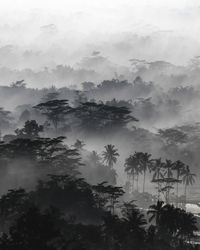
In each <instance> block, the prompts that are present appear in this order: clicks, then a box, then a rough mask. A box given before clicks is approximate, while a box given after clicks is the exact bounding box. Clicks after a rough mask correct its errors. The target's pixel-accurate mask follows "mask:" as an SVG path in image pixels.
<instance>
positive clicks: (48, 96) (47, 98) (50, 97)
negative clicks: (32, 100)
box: [42, 92, 60, 102]
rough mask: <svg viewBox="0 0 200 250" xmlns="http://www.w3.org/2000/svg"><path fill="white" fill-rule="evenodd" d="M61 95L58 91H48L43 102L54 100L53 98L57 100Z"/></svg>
mask: <svg viewBox="0 0 200 250" xmlns="http://www.w3.org/2000/svg"><path fill="white" fill-rule="evenodd" d="M59 95H60V93H58V92H50V93H47V94H46V95H44V96H43V98H42V101H43V102H49V101H52V100H57V99H58V97H59Z"/></svg>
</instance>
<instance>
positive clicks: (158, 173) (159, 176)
mask: <svg viewBox="0 0 200 250" xmlns="http://www.w3.org/2000/svg"><path fill="white" fill-rule="evenodd" d="M163 168H164V163H163V162H162V160H161V158H160V159H155V160H154V161H153V164H152V166H151V170H152V171H153V172H154V173H153V178H152V182H154V183H157V184H158V185H157V190H158V200H159V199H160V192H161V188H162V183H163V178H164V175H163V173H162V170H163Z"/></svg>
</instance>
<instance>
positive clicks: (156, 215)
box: [147, 200, 164, 227]
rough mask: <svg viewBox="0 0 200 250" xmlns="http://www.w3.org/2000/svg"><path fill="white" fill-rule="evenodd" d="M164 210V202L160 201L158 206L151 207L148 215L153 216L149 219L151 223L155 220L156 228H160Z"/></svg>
mask: <svg viewBox="0 0 200 250" xmlns="http://www.w3.org/2000/svg"><path fill="white" fill-rule="evenodd" d="M163 208H164V202H163V201H160V200H158V201H157V204H156V205H151V206H150V207H149V210H148V211H147V214H148V215H151V217H150V218H149V222H152V221H153V220H155V223H156V226H157V227H158V226H159V225H160V217H161V215H162V212H163Z"/></svg>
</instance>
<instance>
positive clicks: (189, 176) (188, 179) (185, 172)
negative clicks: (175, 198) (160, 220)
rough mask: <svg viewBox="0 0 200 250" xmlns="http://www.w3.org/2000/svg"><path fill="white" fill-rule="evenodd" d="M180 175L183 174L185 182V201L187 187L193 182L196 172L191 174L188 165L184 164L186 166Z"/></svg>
mask: <svg viewBox="0 0 200 250" xmlns="http://www.w3.org/2000/svg"><path fill="white" fill-rule="evenodd" d="M182 175H183V183H184V184H185V203H186V195H187V187H188V186H189V185H193V184H194V183H195V176H196V174H192V173H191V172H190V168H189V166H186V168H185V169H184V170H183V171H182Z"/></svg>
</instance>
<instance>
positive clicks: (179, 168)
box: [172, 160, 185, 205]
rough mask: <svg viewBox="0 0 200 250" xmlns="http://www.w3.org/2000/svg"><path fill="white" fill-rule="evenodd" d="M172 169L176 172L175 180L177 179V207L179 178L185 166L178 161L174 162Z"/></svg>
mask: <svg viewBox="0 0 200 250" xmlns="http://www.w3.org/2000/svg"><path fill="white" fill-rule="evenodd" d="M172 169H173V170H175V171H176V179H177V183H176V205H178V185H179V183H180V182H181V181H180V177H181V175H182V173H183V171H184V169H185V164H184V163H183V162H181V161H179V160H178V161H176V162H174V164H173V167H172Z"/></svg>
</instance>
